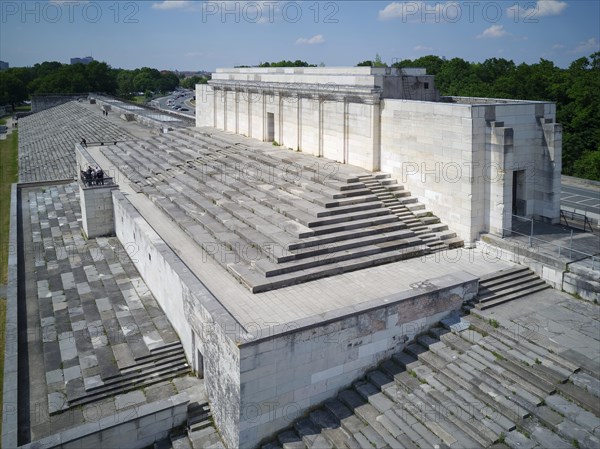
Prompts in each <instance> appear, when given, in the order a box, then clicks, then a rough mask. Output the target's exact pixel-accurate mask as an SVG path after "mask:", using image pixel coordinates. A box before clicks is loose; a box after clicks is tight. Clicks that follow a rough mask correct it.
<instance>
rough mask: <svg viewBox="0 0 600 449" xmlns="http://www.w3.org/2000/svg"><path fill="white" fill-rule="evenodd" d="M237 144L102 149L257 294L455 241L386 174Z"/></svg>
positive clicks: (194, 137) (191, 136)
mask: <svg viewBox="0 0 600 449" xmlns="http://www.w3.org/2000/svg"><path fill="white" fill-rule="evenodd" d="M241 140H242V139H241V138H240V137H239V136H235V137H231V138H228V136H227V135H226V134H225V133H214V134H211V133H210V130H208V129H205V130H199V131H196V130H190V129H180V130H176V131H174V132H171V133H168V134H166V135H161V136H156V137H153V138H152V139H149V140H146V141H144V142H124V143H120V144H118V145H111V146H108V147H106V149H105V151H104V154H105V156H106V157H108V159H109V160H110V161H111V162H112V164H114V165H115V166H116V167H118V168H119V170H120V171H121V172H122V173H125V174H126V176H127V178H128V179H129V180H130V181H132V184H133V185H134V188H135V189H136V190H137V191H138V192H143V193H144V194H146V195H147V196H148V197H149V198H150V199H152V201H153V202H154V203H155V204H156V205H157V206H158V207H159V208H160V209H161V210H163V211H164V212H165V213H166V214H167V215H168V216H170V217H171V218H172V219H173V221H175V222H176V223H177V224H178V225H179V226H180V227H182V228H183V229H184V230H185V232H186V233H187V234H188V235H189V236H190V237H192V238H193V239H194V241H195V242H197V243H198V244H199V245H200V246H201V247H203V248H204V249H205V250H206V251H207V252H208V253H209V254H211V255H213V256H214V257H215V259H216V260H217V261H219V262H220V263H221V264H222V265H223V266H224V267H225V268H226V269H227V270H228V271H229V272H230V273H231V274H232V275H233V276H235V277H236V278H237V279H238V280H239V281H240V282H242V283H243V284H244V285H246V286H247V287H248V288H250V290H251V291H252V292H254V293H257V292H261V291H266V290H270V289H274V288H279V287H284V286H288V285H293V284H295V283H299V282H305V281H308V280H311V279H317V278H320V277H325V276H330V275H335V274H338V273H343V272H348V271H353V270H357V269H361V268H365V267H369V266H374V265H378V264H383V263H388V262H394V261H398V260H402V259H407V258H411V257H418V256H422V255H426V254H429V253H430V252H432V251H436V250H445V249H448V248H454V247H460V246H462V240H461V239H459V238H456V234H455V233H453V232H451V231H449V230H448V227H447V226H446V225H444V224H441V223H440V222H439V219H438V218H437V217H435V216H433V215H432V214H431V213H429V212H427V211H425V207H424V206H423V205H422V204H421V203H419V202H418V199H417V198H414V197H412V196H411V195H410V192H408V191H406V190H404V189H403V187H402V186H401V185H398V184H397V183H396V181H395V180H393V179H390V176H389V175H387V174H385V173H375V174H373V173H370V172H368V171H366V170H361V169H358V168H356V167H351V166H347V165H341V164H334V163H331V164H330V165H329V167H328V171H327V172H325V173H323V172H321V173H320V172H319V165H318V164H316V165H315V159H314V158H313V157H311V156H305V155H302V154H298V153H290V151H289V150H284V149H280V148H276V147H275V148H274V147H271V148H268V147H267V149H266V150H265V147H259V148H256V147H254V146H253V147H252V148H250V145H252V142H248V144H247V145H245V144H244V143H243V141H241ZM224 248H229V249H230V251H224V250H223V249H224Z"/></svg>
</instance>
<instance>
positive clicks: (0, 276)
mask: <svg viewBox="0 0 600 449" xmlns="http://www.w3.org/2000/svg"><path fill="white" fill-rule="evenodd" d="M18 141H19V138H18V134H17V131H16V130H13V132H12V134H10V135H8V136H6V140H0V245H1V246H0V284H3V285H4V284H6V279H7V278H6V276H7V262H8V232H9V226H10V189H11V184H12V183H13V182H17V163H18V162H17V145H18Z"/></svg>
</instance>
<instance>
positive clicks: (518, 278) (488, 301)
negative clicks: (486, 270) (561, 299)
mask: <svg viewBox="0 0 600 449" xmlns="http://www.w3.org/2000/svg"><path fill="white" fill-rule="evenodd" d="M547 288H550V286H549V285H548V284H546V283H545V282H544V281H543V280H542V279H540V278H539V276H537V275H536V274H535V273H534V272H533V271H531V270H530V269H529V268H527V267H516V268H509V269H507V270H501V271H498V272H496V273H492V274H489V275H487V276H482V277H481V278H480V280H479V294H478V300H479V302H477V303H476V304H475V307H476V308H477V309H480V310H485V309H489V308H490V307H494V306H497V305H499V304H504V303H505V302H508V301H512V300H513V299H517V298H521V297H523V296H526V295H529V294H531V293H535V292H539V291H541V290H545V289H547Z"/></svg>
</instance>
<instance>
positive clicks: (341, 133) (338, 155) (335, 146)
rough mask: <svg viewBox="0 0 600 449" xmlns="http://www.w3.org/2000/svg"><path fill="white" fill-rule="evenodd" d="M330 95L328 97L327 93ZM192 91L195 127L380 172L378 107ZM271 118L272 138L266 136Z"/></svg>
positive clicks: (240, 92) (202, 87)
mask: <svg viewBox="0 0 600 449" xmlns="http://www.w3.org/2000/svg"><path fill="white" fill-rule="evenodd" d="M331 94H332V95H333V91H332V92H331ZM332 95H328V94H327V93H326V92H325V93H324V96H322V97H320V98H308V97H302V96H297V95H291V96H287V95H279V93H276V92H272V91H264V92H248V91H245V90H236V91H233V90H227V91H225V90H222V89H216V90H215V89H214V88H213V87H212V86H207V85H197V86H196V98H197V101H196V126H214V127H215V128H218V129H223V130H226V131H231V132H235V133H238V134H242V135H245V136H248V137H252V138H255V139H258V140H261V141H276V142H277V143H278V144H279V145H282V146H284V147H287V148H291V149H293V150H299V151H302V152H304V153H307V154H311V155H314V156H323V157H326V158H329V159H333V160H335V161H338V162H342V163H348V164H352V165H356V166H359V167H363V168H366V169H368V170H377V169H378V168H379V166H378V164H379V153H378V151H379V146H378V145H379V104H378V102H376V103H375V104H371V103H365V102H362V101H345V100H339V99H334V98H333V97H332ZM270 114H272V126H273V134H272V135H271V136H270V135H269V129H268V128H269V118H268V117H269V116H270Z"/></svg>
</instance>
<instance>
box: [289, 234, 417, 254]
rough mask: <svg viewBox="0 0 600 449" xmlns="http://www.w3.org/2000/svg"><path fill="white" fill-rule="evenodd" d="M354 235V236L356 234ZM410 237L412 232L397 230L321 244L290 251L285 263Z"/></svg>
mask: <svg viewBox="0 0 600 449" xmlns="http://www.w3.org/2000/svg"><path fill="white" fill-rule="evenodd" d="M354 234H356V232H355V233H354ZM411 237H414V233H413V232H412V231H409V230H407V229H399V230H397V231H392V232H388V233H378V234H373V235H367V236H364V237H363V236H361V237H357V238H353V239H347V240H343V241H337V242H329V243H327V244H326V246H325V244H323V246H317V247H313V246H311V247H308V248H301V249H298V250H292V251H290V252H291V256H290V257H289V258H288V260H287V261H289V260H300V259H306V258H309V257H316V256H321V255H324V254H333V253H336V252H338V251H347V250H351V249H355V248H360V247H363V246H369V245H377V244H380V243H383V242H389V241H395V240H399V239H407V238H411Z"/></svg>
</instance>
